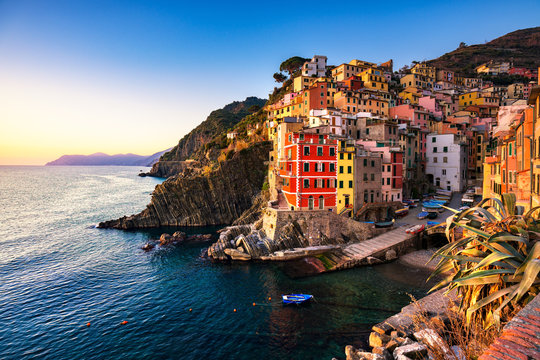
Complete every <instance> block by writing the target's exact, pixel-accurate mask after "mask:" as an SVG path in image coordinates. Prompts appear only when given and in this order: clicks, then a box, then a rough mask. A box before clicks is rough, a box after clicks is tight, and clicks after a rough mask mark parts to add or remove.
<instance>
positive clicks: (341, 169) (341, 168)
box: [339, 166, 343, 174]
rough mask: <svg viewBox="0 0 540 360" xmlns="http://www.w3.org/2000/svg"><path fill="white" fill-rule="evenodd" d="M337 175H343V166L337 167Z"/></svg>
mask: <svg viewBox="0 0 540 360" xmlns="http://www.w3.org/2000/svg"><path fill="white" fill-rule="evenodd" d="M339 173H340V174H343V166H340V167H339Z"/></svg>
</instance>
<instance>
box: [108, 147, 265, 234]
mask: <svg viewBox="0 0 540 360" xmlns="http://www.w3.org/2000/svg"><path fill="white" fill-rule="evenodd" d="M270 150H271V144H270V143H269V142H262V143H255V144H253V145H252V146H250V147H249V148H246V149H243V150H241V151H239V152H236V153H235V154H234V155H233V156H232V157H231V158H230V159H229V160H226V161H223V162H221V163H220V165H219V167H218V168H217V169H216V170H212V171H210V172H209V173H206V174H204V173H201V172H198V173H195V172H194V171H189V170H187V171H184V172H183V173H182V174H180V175H177V176H174V177H172V178H169V179H168V180H166V181H165V182H163V183H162V184H160V185H158V186H156V189H155V190H154V192H153V193H152V200H151V202H150V204H149V205H148V206H147V207H146V209H145V210H143V211H142V212H141V213H139V214H136V215H132V216H129V217H122V218H120V219H117V220H111V221H106V222H102V223H100V224H99V227H101V228H116V229H123V230H128V229H137V228H150V227H159V226H207V225H223V224H231V223H233V221H234V220H236V219H237V218H238V217H240V216H241V215H242V213H243V212H244V211H246V210H248V209H250V207H251V206H252V205H253V202H254V200H255V199H256V197H257V195H258V194H259V193H260V191H261V188H262V185H263V182H264V179H265V176H266V170H267V169H266V165H265V162H266V161H267V159H268V152H269V151H270Z"/></svg>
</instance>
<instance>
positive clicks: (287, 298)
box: [281, 294, 313, 304]
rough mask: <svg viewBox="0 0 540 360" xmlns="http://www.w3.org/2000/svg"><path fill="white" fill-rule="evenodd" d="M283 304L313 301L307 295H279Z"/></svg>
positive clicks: (311, 297)
mask: <svg viewBox="0 0 540 360" xmlns="http://www.w3.org/2000/svg"><path fill="white" fill-rule="evenodd" d="M281 297H282V299H283V304H303V303H306V302H309V301H310V300H311V299H313V295H308V294H287V295H281Z"/></svg>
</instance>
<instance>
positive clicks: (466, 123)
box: [99, 45, 540, 270]
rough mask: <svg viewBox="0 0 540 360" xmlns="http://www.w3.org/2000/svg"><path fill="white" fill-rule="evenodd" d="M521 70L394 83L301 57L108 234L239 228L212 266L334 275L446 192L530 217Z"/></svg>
mask: <svg viewBox="0 0 540 360" xmlns="http://www.w3.org/2000/svg"><path fill="white" fill-rule="evenodd" d="M463 46H466V45H463ZM456 51H457V50H456ZM512 61H513V60H512V59H508V60H506V61H505V60H504V59H503V60H500V59H499V60H497V61H494V60H490V61H487V62H485V63H482V64H480V65H477V66H475V67H473V68H472V69H468V70H463V71H464V72H465V73H464V74H462V73H459V72H457V71H454V70H451V69H449V68H445V67H442V66H441V64H440V61H439V62H437V61H430V62H414V63H413V64H412V65H411V66H410V67H409V66H404V67H402V68H401V69H398V70H395V69H394V68H393V61H392V60H389V61H387V62H384V63H379V64H377V63H374V62H369V61H365V60H358V59H353V60H350V61H349V62H346V63H342V64H340V65H330V64H328V63H327V57H326V56H323V55H315V56H313V57H312V58H311V59H305V58H301V57H292V58H289V59H287V60H285V61H284V62H283V63H282V64H281V66H280V72H278V73H275V74H274V79H275V80H276V82H278V83H280V84H281V85H280V87H276V88H275V89H274V91H273V93H272V94H270V96H269V100H268V101H265V100H262V99H257V98H254V97H251V98H247V99H246V100H245V101H244V102H234V103H232V104H229V105H227V106H225V107H224V108H223V109H219V110H216V111H214V112H212V114H210V116H209V117H208V119H207V120H206V121H204V122H203V123H202V124H201V125H199V126H198V127H197V128H196V129H194V130H193V131H192V132H191V133H189V134H188V135H186V136H185V137H184V138H182V139H181V140H180V142H179V143H178V145H177V146H176V147H174V148H173V149H172V150H170V151H169V152H167V153H165V154H164V155H162V157H161V159H160V161H159V162H157V163H156V164H154V166H153V168H152V170H151V171H150V172H149V173H148V175H150V176H161V177H167V180H166V181H165V182H163V183H162V184H160V185H158V186H156V189H155V190H154V192H153V194H152V200H151V202H150V204H149V205H148V206H147V208H146V209H145V210H143V211H142V212H141V213H139V214H135V215H131V216H126V217H123V218H120V219H117V220H110V221H105V222H102V223H100V224H99V226H100V227H112V228H118V229H136V228H148V227H161V226H207V225H229V227H227V228H225V229H224V230H223V231H222V232H221V233H220V238H219V240H218V241H217V242H216V243H214V244H213V245H212V246H210V248H209V249H208V256H209V257H211V258H213V259H216V260H227V261H228V260H231V259H232V260H252V259H257V260H290V259H295V258H300V257H306V256H311V255H314V254H321V253H324V254H330V255H331V256H328V257H327V258H325V259H323V261H322V262H319V263H318V264H313V265H314V266H315V267H324V268H326V269H327V270H328V269H339V268H347V267H350V266H352V265H355V264H357V263H359V262H360V263H365V262H366V261H367V260H366V257H365V256H364V257H362V258H361V261H355V260H358V256H356V257H355V253H354V251H346V250H347V249H346V248H345V244H354V243H358V242H361V241H364V240H367V239H370V238H373V237H374V236H376V235H380V234H381V231H382V230H380V229H379V227H383V226H384V224H387V225H388V226H389V227H390V229H391V227H392V220H393V219H395V218H396V215H397V214H398V213H400V211H402V210H403V208H406V207H408V206H409V205H410V204H411V202H412V200H413V199H422V198H423V197H424V196H425V195H426V194H430V193H434V192H436V191H437V190H439V191H443V192H448V193H456V192H458V193H461V192H464V191H465V190H466V189H474V192H475V193H476V194H477V195H483V197H484V198H493V197H495V198H497V197H498V198H500V197H501V195H502V194H504V193H508V192H511V193H514V194H515V195H516V206H518V209H520V211H527V210H528V209H530V208H532V207H534V206H537V205H540V190H539V189H540V166H539V165H540V160H538V156H539V155H540V152H539V151H536V152H535V153H533V148H536V149H539V148H540V143H539V142H540V128H539V123H538V122H537V121H535V120H534V119H535V118H536V117H537V116H538V111H539V108H540V106H539V103H538V101H539V100H538V98H539V94H540V91H539V87H538V85H537V80H538V79H537V78H538V71H537V69H535V68H525V67H519V66H515V65H514V64H513V62H512ZM443 64H444V63H443ZM449 67H451V66H449ZM535 144H536V145H535ZM537 163H538V164H537ZM230 225H232V226H230ZM377 225H381V226H377ZM386 230H388V229H386ZM386 230H385V231H386ZM166 238H167V237H166ZM174 238H175V237H172V238H167V239H168V240H166V242H167V243H170V242H171V241H173V242H174ZM179 238H180V239H185V237H184V236H180V237H179ZM171 239H172V240H171ZM387 249H388V248H387ZM349 250H351V249H349ZM356 255H358V254H356ZM394 256H395V255H393V254H390V255H388V254H383V256H382V258H383V259H382V260H384V259H385V258H388V257H389V258H393V257H394ZM351 264H352V265H351Z"/></svg>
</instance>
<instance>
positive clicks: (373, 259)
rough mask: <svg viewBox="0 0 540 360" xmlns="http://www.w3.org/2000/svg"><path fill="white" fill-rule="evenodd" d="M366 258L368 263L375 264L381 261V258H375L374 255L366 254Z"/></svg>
mask: <svg viewBox="0 0 540 360" xmlns="http://www.w3.org/2000/svg"><path fill="white" fill-rule="evenodd" d="M366 260H367V263H368V264H369V265H376V264H381V263H382V260H380V259H377V258H376V257H373V256H368V258H367V259H366Z"/></svg>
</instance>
